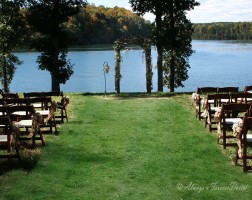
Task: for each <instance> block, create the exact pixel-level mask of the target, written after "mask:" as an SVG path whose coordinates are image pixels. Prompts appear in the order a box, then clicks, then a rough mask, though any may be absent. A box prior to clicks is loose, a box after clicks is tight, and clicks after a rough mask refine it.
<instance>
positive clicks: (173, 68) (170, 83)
mask: <svg viewBox="0 0 252 200" xmlns="http://www.w3.org/2000/svg"><path fill="white" fill-rule="evenodd" d="M169 81H170V82H169V85H170V92H174V81H175V66H174V57H173V56H172V57H171V63H170V80H169Z"/></svg>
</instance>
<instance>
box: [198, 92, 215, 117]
mask: <svg viewBox="0 0 252 200" xmlns="http://www.w3.org/2000/svg"><path fill="white" fill-rule="evenodd" d="M217 91H218V88H217V87H198V88H197V92H196V93H197V94H198V95H199V100H198V103H197V105H196V110H195V112H196V117H197V118H198V119H199V120H201V119H202V117H201V115H202V113H203V112H202V107H203V104H204V102H203V101H204V98H206V96H207V94H216V93H217Z"/></svg>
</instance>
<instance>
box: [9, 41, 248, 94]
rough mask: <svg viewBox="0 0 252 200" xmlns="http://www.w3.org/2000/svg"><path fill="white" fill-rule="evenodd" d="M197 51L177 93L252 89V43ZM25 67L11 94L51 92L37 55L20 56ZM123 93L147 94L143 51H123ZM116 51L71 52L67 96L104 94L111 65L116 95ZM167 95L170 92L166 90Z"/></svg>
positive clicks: (201, 45) (199, 45)
mask: <svg viewBox="0 0 252 200" xmlns="http://www.w3.org/2000/svg"><path fill="white" fill-rule="evenodd" d="M192 45H193V49H194V50H195V51H196V52H195V53H194V54H193V55H192V56H191V57H190V66H191V68H190V69H189V72H188V74H189V79H188V80H186V81H185V82H184V85H185V87H183V88H176V89H175V91H178V92H191V91H195V90H196V88H197V87H203V86H216V87H224V86H238V87H239V89H240V90H243V88H244V86H245V85H252V66H251V65H252V64H251V63H252V42H239V41H193V43H192ZM16 55H17V56H18V57H19V59H20V60H22V61H23V64H22V65H20V66H17V67H18V68H17V71H16V73H15V76H14V79H13V81H12V83H11V86H10V90H11V91H12V92H24V91H26V92H29V91H30V92H31V91H49V90H51V76H50V73H49V72H47V71H41V70H38V68H37V63H36V60H37V56H38V55H39V54H38V53H36V52H33V53H17V54H16ZM156 55H157V54H156V51H155V49H154V48H153V50H152V65H153V92H155V91H157V72H156V68H155V65H156ZM121 56H122V63H121V75H122V79H121V92H146V82H145V81H146V80H145V62H144V54H143V51H142V50H128V51H122V52H121ZM114 57H115V52H114V50H101V51H71V52H69V54H68V58H69V59H70V60H71V63H73V64H74V75H73V76H72V77H71V78H70V80H69V81H67V83H66V84H65V85H61V90H63V91H64V92H104V90H105V79H104V73H103V64H104V62H108V63H109V65H110V68H111V70H110V72H109V73H108V74H106V80H107V88H106V89H107V92H114V74H115V71H114V67H115V59H114ZM164 90H165V91H168V90H167V89H166V88H165V89H164Z"/></svg>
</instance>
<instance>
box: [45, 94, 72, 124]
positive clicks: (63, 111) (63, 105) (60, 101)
mask: <svg viewBox="0 0 252 200" xmlns="http://www.w3.org/2000/svg"><path fill="white" fill-rule="evenodd" d="M44 95H45V96H49V97H52V98H53V97H56V99H55V101H56V102H57V109H59V110H60V112H59V113H58V112H55V118H56V119H60V123H64V119H66V121H68V117H67V106H68V104H69V97H66V96H64V93H63V92H62V91H61V92H59V91H52V92H44Z"/></svg>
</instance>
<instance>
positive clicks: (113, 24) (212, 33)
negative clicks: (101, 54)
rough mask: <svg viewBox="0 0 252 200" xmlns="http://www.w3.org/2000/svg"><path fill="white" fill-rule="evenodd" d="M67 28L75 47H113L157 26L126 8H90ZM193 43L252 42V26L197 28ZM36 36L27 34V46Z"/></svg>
mask: <svg viewBox="0 0 252 200" xmlns="http://www.w3.org/2000/svg"><path fill="white" fill-rule="evenodd" d="M66 27H67V28H69V30H71V32H72V35H73V38H74V40H73V42H72V44H73V45H75V46H82V45H89V44H111V43H113V42H114V41H116V40H117V39H118V38H122V37H125V36H128V35H141V36H142V37H146V38H148V37H150V36H151V30H152V29H153V24H152V23H151V22H150V21H148V20H145V19H144V18H142V17H139V16H138V15H136V14H135V13H133V12H132V11H130V10H127V9H125V8H120V7H114V8H106V7H104V6H98V7H96V6H95V5H93V4H89V5H87V6H86V8H82V9H81V11H80V13H79V14H78V15H76V16H73V17H70V18H69V20H68V22H67V23H66ZM193 30H194V31H193V34H192V39H196V40H252V22H215V23H195V24H193ZM31 37H32V35H30V34H27V37H26V38H25V40H24V43H23V44H24V46H25V45H26V44H28V43H29V41H30V38H31Z"/></svg>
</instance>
